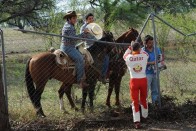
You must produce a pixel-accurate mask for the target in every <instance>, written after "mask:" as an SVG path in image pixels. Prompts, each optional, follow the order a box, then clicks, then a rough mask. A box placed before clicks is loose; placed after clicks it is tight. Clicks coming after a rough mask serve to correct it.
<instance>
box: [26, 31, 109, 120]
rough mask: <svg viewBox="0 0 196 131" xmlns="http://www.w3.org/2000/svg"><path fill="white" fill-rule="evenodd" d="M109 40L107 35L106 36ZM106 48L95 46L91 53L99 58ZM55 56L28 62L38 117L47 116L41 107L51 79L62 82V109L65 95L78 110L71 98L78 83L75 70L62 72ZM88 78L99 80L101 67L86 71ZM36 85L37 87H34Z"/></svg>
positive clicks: (29, 84) (41, 56)
mask: <svg viewBox="0 0 196 131" xmlns="http://www.w3.org/2000/svg"><path fill="white" fill-rule="evenodd" d="M105 37H106V38H107V34H106V36H105ZM105 46H108V47H109V46H110V45H103V44H101V43H97V44H94V45H93V46H92V47H91V48H89V51H90V53H91V54H92V55H93V56H98V55H99V53H100V51H98V50H97V49H100V50H103V49H102V48H105ZM55 57H56V56H55V55H54V54H52V53H49V52H47V53H41V54H38V55H35V56H32V57H31V59H30V60H29V61H28V62H27V66H26V73H25V82H26V86H27V91H28V94H29V97H30V99H31V102H32V104H33V106H34V108H35V109H36V113H37V115H38V116H41V117H45V114H44V112H43V110H42V105H41V102H40V101H41V95H42V93H43V91H44V88H45V85H46V83H47V82H48V80H50V79H52V78H53V79H56V80H58V81H61V82H62V85H61V87H60V89H59V91H58V92H59V98H60V107H61V109H64V105H63V94H64V93H65V94H66V95H67V98H68V100H69V102H70V104H71V107H72V108H74V109H77V108H76V106H75V103H74V102H73V100H72V97H71V87H72V85H73V84H74V83H76V77H75V76H74V75H73V69H65V70H62V69H61V68H60V67H59V66H57V64H56V61H55ZM102 61H103V60H100V59H95V62H96V63H100V65H102ZM86 72H87V78H89V77H95V79H97V78H98V77H99V75H100V74H99V73H98V72H101V71H99V67H94V66H92V67H90V68H88V69H87V70H86ZM34 84H35V86H34Z"/></svg>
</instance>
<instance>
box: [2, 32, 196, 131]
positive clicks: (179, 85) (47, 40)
mask: <svg viewBox="0 0 196 131" xmlns="http://www.w3.org/2000/svg"><path fill="white" fill-rule="evenodd" d="M110 37H111V36H110ZM4 40H5V53H6V57H5V58H6V69H7V87H8V109H9V116H10V121H11V125H12V126H13V127H14V129H34V130H39V129H47V128H48V129H72V127H74V125H73V123H74V122H73V121H77V120H78V119H80V118H81V119H82V118H91V119H98V118H99V117H100V118H103V116H104V115H105V114H104V113H105V112H106V110H107V112H110V111H108V108H107V107H110V106H112V107H114V106H115V105H116V106H119V105H121V106H123V107H128V108H129V106H130V104H131V101H130V94H129V74H128V72H126V66H125V63H124V61H123V59H122V55H123V53H124V50H125V48H124V46H121V45H110V44H106V45H105V46H107V47H108V50H105V48H103V47H101V46H99V45H97V46H96V47H95V50H93V51H92V52H93V53H94V54H92V56H93V58H94V62H95V63H96V64H94V65H92V66H87V67H86V75H87V78H88V79H87V83H89V84H90V86H89V89H84V90H83V91H82V89H80V88H78V86H77V85H76V78H75V76H74V75H73V73H74V72H75V71H74V68H70V69H66V70H61V69H60V67H58V66H56V62H55V61H54V60H55V59H53V58H54V56H55V55H53V54H52V55H51V53H50V52H49V49H50V47H55V48H56V49H58V48H59V47H60V43H61V40H60V38H59V37H54V36H42V35H37V34H28V33H22V32H18V31H14V30H12V29H4ZM112 40H113V38H112V39H111V41H112ZM104 41H105V40H104ZM107 41H109V40H107ZM187 42H193V41H187ZM192 44H193V46H189V45H192ZM95 45H96V44H95ZM109 45H110V46H109ZM105 46H104V47H105ZM43 52H47V53H45V54H43V56H47V57H46V59H44V61H43V62H39V63H41V64H40V65H38V67H36V70H34V69H32V70H34V72H35V74H31V77H32V78H33V80H35V79H36V81H37V82H38V83H37V84H36V82H35V83H34V84H33V85H34V86H36V87H38V86H40V89H39V90H38V92H37V94H39V93H42V91H43V93H42V95H41V98H40V97H39V96H38V95H35V94H34V93H35V90H34V89H33V88H30V89H31V90H32V91H31V90H29V93H30V94H32V95H34V96H33V97H32V99H33V101H34V106H35V107H36V109H35V108H34V106H33V104H32V102H31V100H30V97H29V95H28V93H27V92H28V91H27V88H26V83H25V74H26V73H25V70H26V68H27V64H28V62H27V61H28V60H29V58H31V57H32V56H34V55H37V54H40V53H43ZM162 53H163V54H164V60H165V64H166V65H167V69H166V70H163V71H161V73H160V88H161V94H162V95H169V96H172V97H176V102H178V103H182V102H184V101H185V100H187V101H189V102H190V101H192V100H194V99H195V97H196V96H195V94H196V92H195V86H196V83H195V73H196V70H195V62H196V60H195V48H194V43H191V44H188V46H187V45H176V44H175V43H173V44H170V45H167V47H164V49H162ZM48 54H49V55H48ZM106 54H107V55H109V60H110V64H109V70H108V72H107V77H106V78H107V79H106V80H107V81H106V84H103V83H102V82H101V80H102V78H101V77H100V76H101V74H102V73H101V72H102V68H103V61H104V59H105V56H106ZM50 56H52V57H50ZM37 59H38V57H37V56H36V57H35V58H34V59H33V60H34V61H35V62H34V63H36V60H37ZM32 66H33V64H32ZM51 67H53V68H51ZM31 68H32V67H31ZM27 70H28V71H29V70H30V68H29V69H27ZM55 71H56V72H55ZM51 72H53V73H54V75H51ZM55 73H56V74H55ZM38 74H39V75H38ZM27 75H28V76H29V74H26V77H28V76H27ZM46 75H47V76H48V77H46ZM53 78H55V79H58V80H55V79H53ZM108 78H110V80H113V81H112V82H111V83H110V86H111V87H109V83H108ZM30 79H31V78H29V79H26V80H30ZM62 79H63V80H62ZM121 79H122V80H121ZM64 81H66V82H65V84H64V85H62V83H63V82H64ZM27 82H28V81H27ZM30 82H32V81H30ZM119 82H121V83H119ZM31 84H32V83H31ZM72 84H73V86H72ZM33 85H30V86H33ZM71 86H72V87H71ZM115 86H116V87H115ZM112 87H114V88H112ZM119 87H120V90H119ZM43 88H44V90H42V89H43ZM59 89H60V90H59ZM70 89H71V90H70ZM112 90H113V94H115V93H117V96H116V95H112V96H111V98H110V96H108V92H111V91H112ZM70 91H71V92H70ZM32 92H33V93H32ZM114 92H115V93H114ZM118 93H119V96H118ZM63 94H64V98H63V99H64V101H62V100H60V99H59V97H60V96H62V95H63ZM66 94H67V95H68V99H67V98H66ZM69 94H70V95H69ZM71 97H72V98H73V102H74V103H75V105H74V104H73V102H72V101H71V102H70V101H69V100H70V99H71ZM82 97H83V98H85V99H86V101H84V100H82ZM118 97H119V99H118ZM149 98H150V96H149ZM39 99H41V103H39ZM109 100H110V101H109ZM92 101H93V103H92ZM149 101H151V100H150V99H149ZM84 103H85V106H84ZM39 104H42V108H43V111H44V113H45V115H46V116H47V117H46V119H36V118H35V117H36V113H37V112H36V111H38V113H40V112H41V113H42V111H41V110H40V108H39V106H38V105H39ZM60 104H61V107H60ZM82 104H83V105H82ZM164 104H165V103H163V106H164ZM63 106H64V107H63ZM84 107H86V109H84ZM88 109H89V110H88ZM78 110H79V111H78ZM80 110H81V111H80ZM91 111H94V113H93V114H91V113H90V112H91ZM85 112H86V113H85ZM83 113H84V114H85V115H83ZM106 114H107V113H106ZM41 115H43V114H41ZM130 117H132V116H131V115H130ZM104 119H108V118H107V115H106V116H105V117H104Z"/></svg>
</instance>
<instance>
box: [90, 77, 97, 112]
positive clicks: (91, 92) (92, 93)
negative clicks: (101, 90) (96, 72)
mask: <svg viewBox="0 0 196 131" xmlns="http://www.w3.org/2000/svg"><path fill="white" fill-rule="evenodd" d="M96 83H97V82H96V80H95V82H94V83H92V85H91V86H90V88H89V89H88V93H89V100H90V111H91V112H93V110H94V105H93V101H94V96H95V86H96Z"/></svg>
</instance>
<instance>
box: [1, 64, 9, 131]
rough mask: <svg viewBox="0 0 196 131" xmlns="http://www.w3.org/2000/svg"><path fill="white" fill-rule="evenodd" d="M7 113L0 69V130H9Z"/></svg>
mask: <svg viewBox="0 0 196 131" xmlns="http://www.w3.org/2000/svg"><path fill="white" fill-rule="evenodd" d="M8 117H9V116H8V111H7V108H6V101H5V95H4V88H3V81H2V72H1V67H0V130H1V131H8V130H11V129H10V124H9V118H8Z"/></svg>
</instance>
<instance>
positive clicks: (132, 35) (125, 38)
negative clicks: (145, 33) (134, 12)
mask: <svg viewBox="0 0 196 131" xmlns="http://www.w3.org/2000/svg"><path fill="white" fill-rule="evenodd" d="M138 35H139V33H138V31H137V30H136V29H134V28H129V30H128V31H127V32H125V33H123V34H122V35H121V36H120V37H119V38H118V39H117V40H116V42H117V43H131V42H132V41H135V40H136V39H137V37H138Z"/></svg>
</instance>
